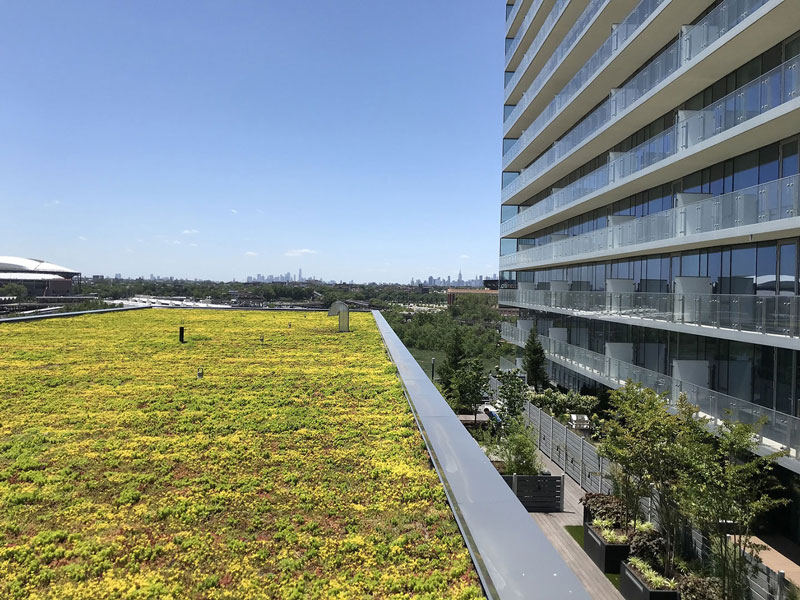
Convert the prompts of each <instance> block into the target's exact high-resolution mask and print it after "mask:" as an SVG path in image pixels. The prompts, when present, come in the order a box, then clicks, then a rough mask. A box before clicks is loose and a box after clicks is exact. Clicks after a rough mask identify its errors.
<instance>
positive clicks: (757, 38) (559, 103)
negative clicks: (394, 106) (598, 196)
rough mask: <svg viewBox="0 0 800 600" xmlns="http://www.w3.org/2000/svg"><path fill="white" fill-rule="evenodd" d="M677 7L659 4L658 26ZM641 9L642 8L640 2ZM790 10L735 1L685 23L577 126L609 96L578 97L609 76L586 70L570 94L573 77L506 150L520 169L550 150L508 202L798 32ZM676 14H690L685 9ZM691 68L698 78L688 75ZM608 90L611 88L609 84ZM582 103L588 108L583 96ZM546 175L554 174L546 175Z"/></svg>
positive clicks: (761, 0)
mask: <svg viewBox="0 0 800 600" xmlns="http://www.w3.org/2000/svg"><path fill="white" fill-rule="evenodd" d="M762 5H763V6H762ZM674 8H675V7H672V6H671V5H666V4H665V5H663V6H661V7H658V8H657V10H658V15H657V16H658V23H662V22H665V23H667V25H668V23H669V21H670V20H674V11H673V10H671V9H674ZM639 10H641V5H640V7H637V11H639ZM789 10H790V8H789V7H788V6H787V5H783V4H781V3H776V2H774V1H771V2H768V1H767V0H747V1H744V0H728V1H727V2H725V3H723V4H721V5H720V6H718V7H717V8H716V9H715V10H714V11H712V12H711V13H710V14H708V15H707V16H706V17H705V18H704V19H702V20H701V21H700V22H699V23H698V24H696V25H695V26H693V27H690V28H689V27H687V28H685V29H684V30H683V33H682V35H681V36H680V38H679V39H678V41H676V42H674V43H673V44H671V45H670V46H669V47H667V48H666V49H665V50H664V51H662V53H661V54H660V55H659V56H658V57H657V58H656V59H654V60H653V61H652V62H651V63H650V64H649V65H648V66H647V67H645V68H644V69H643V70H642V71H641V72H639V73H637V75H636V76H635V77H634V78H633V79H631V80H630V81H628V82H627V83H626V84H625V85H624V86H622V87H621V88H619V89H614V90H612V91H611V95H610V96H609V97H608V98H607V99H606V100H605V101H604V102H603V103H602V104H600V105H599V106H598V107H597V108H596V109H594V110H593V111H592V112H591V113H590V114H589V115H588V116H585V117H583V118H582V119H581V121H580V122H579V123H578V124H577V125H576V126H575V127H572V125H573V124H574V123H575V119H577V118H579V117H581V116H582V114H584V113H585V111H586V110H588V108H590V107H591V106H592V105H594V104H596V103H597V102H598V101H600V100H601V99H602V97H601V96H597V95H594V96H592V98H591V99H590V101H589V102H587V103H586V108H582V107H578V106H576V105H575V103H576V102H577V101H578V97H579V96H580V95H582V94H584V93H586V92H587V91H588V89H589V88H588V87H587V86H589V85H591V86H592V87H597V86H598V85H599V84H600V83H602V82H603V81H607V80H608V77H606V76H605V75H604V76H603V77H600V74H601V73H603V72H604V69H605V68H606V66H599V65H595V67H594V68H593V69H590V70H587V71H585V72H584V71H582V72H579V73H578V74H577V75H576V77H575V79H574V80H573V82H574V84H575V85H574V87H572V89H571V91H570V90H569V88H570V87H571V86H573V83H572V82H571V83H570V84H569V85H568V86H567V87H565V88H564V90H562V92H561V93H559V94H558V95H557V96H556V98H555V99H554V100H553V102H551V103H550V105H549V106H548V107H547V108H546V109H545V111H544V112H542V114H541V115H539V117H538V118H537V119H536V120H535V121H534V123H533V124H532V125H531V126H530V127H528V129H527V130H526V131H525V132H524V133H523V134H522V135H521V136H520V137H519V139H518V140H517V141H516V143H514V145H512V146H510V147H508V148H507V151H506V152H505V154H504V158H503V165H504V167H503V168H504V170H507V171H514V170H517V169H519V167H521V166H522V165H524V164H526V163H528V162H530V161H531V160H532V159H533V158H535V157H536V156H537V155H538V154H541V153H542V152H543V151H544V154H542V155H541V156H540V157H539V158H538V159H537V160H536V161H535V162H534V163H533V164H531V165H530V166H529V167H528V168H526V169H524V170H523V171H522V172H521V174H520V176H519V177H518V178H517V179H516V180H514V182H513V183H512V184H511V186H513V188H512V187H511V186H507V187H506V188H505V189H504V190H503V201H504V202H508V201H510V200H511V199H512V197H513V196H516V195H517V194H519V193H520V192H522V191H523V190H524V191H525V193H526V194H527V195H528V196H530V195H531V194H533V193H536V192H537V191H539V190H541V189H544V188H545V187H546V186H547V185H551V184H552V183H553V182H555V181H557V180H558V179H559V178H561V177H563V176H564V175H567V174H568V173H569V172H570V171H571V170H572V169H574V168H575V167H576V166H578V165H580V164H583V163H585V162H586V161H588V160H590V159H591V158H593V157H594V156H596V155H597V154H598V153H599V152H601V151H602V150H603V149H606V148H609V147H610V146H613V145H614V144H616V143H618V142H619V141H621V140H622V139H624V138H625V137H626V136H627V135H630V134H631V133H633V132H635V131H637V130H638V129H639V128H641V127H642V126H644V125H647V124H648V123H649V122H650V121H651V120H652V116H653V115H656V114H658V115H660V114H663V113H665V112H667V111H669V110H671V109H672V108H674V106H675V105H676V103H677V101H676V98H678V99H680V100H683V99H685V98H688V97H690V96H692V95H693V94H695V93H697V92H699V91H701V90H702V89H703V88H704V87H705V86H706V85H707V84H708V80H709V79H712V80H713V79H716V78H717V77H718V76H719V74H721V73H726V72H729V71H730V70H732V69H735V68H736V67H738V66H739V65H740V64H741V63H743V62H746V61H747V60H748V59H750V58H752V56H756V55H757V54H758V53H759V52H761V51H763V50H765V49H766V48H768V47H769V46H770V45H772V43H773V40H774V39H779V38H780V36H781V35H783V33H786V35H788V34H789V33H791V31H790V30H793V29H792V27H794V26H793V25H791V24H790V23H787V20H788V21H791V18H790V17H789V15H788V14H787V11H789ZM753 11H755V13H754V12H753ZM666 13H671V14H666ZM632 14H633V13H632ZM671 16H672V19H670V17H671ZM677 16H684V15H682V14H680V13H679V14H678V15H677ZM745 21H747V23H746V24H745V23H744V22H745ZM655 22H656V21H655V19H654V18H648V19H646V20H645V23H644V25H642V29H647V31H648V33H647V35H648V36H649V35H650V33H649V32H650V29H652V28H653V27H654V23H655ZM739 24H742V26H738V25H739ZM648 27H649V29H648ZM641 37H642V36H641V35H640V36H639V38H641ZM629 39H631V41H630V43H628V44H627V45H625V44H621V45H620V48H619V49H618V50H616V51H615V52H614V57H613V60H608V61H607V63H606V64H607V65H609V67H610V66H611V65H612V64H613V63H614V62H615V61H616V62H620V61H622V62H625V61H628V60H630V55H631V50H632V49H633V48H632V46H633V45H636V44H639V43H640V40H639V39H638V38H637V37H635V36H633V37H631V36H629ZM607 43H608V42H607ZM601 50H602V48H601ZM623 54H626V55H627V57H623V56H622V55H623ZM634 56H635V55H634ZM623 58H624V60H623ZM690 71H692V72H693V73H694V76H692V77H688V76H687V75H688V74H689V72H690ZM604 89H605V90H606V92H607V87H606V88H604ZM580 103H581V104H582V105H583V104H584V103H583V100H581V101H580ZM571 127H572V129H571V130H569V132H568V133H566V135H564V137H563V138H562V139H559V140H557V141H556V142H555V143H554V144H553V145H551V146H550V147H549V148H547V143H548V140H552V139H553V138H554V137H556V136H558V135H563V134H564V132H565V131H567V130H568V129H569V128H571ZM567 158H569V160H568V161H567V160H566V159H567ZM543 174H546V175H547V177H546V178H542V175H543ZM518 200H520V201H521V200H523V199H522V198H519V199H518Z"/></svg>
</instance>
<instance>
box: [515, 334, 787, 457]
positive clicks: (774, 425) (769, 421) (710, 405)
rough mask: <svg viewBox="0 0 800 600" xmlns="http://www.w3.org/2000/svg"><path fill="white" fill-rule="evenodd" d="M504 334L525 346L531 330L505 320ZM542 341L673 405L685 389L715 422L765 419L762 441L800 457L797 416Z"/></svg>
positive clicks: (585, 367)
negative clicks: (634, 384) (719, 420)
mask: <svg viewBox="0 0 800 600" xmlns="http://www.w3.org/2000/svg"><path fill="white" fill-rule="evenodd" d="M502 335H503V338H504V339H506V340H507V341H509V342H511V343H513V344H516V345H518V346H524V345H525V342H526V341H527V340H528V336H529V335H530V332H529V331H527V330H524V329H520V328H517V327H514V325H512V324H511V323H503V328H502ZM539 341H540V342H541V344H542V347H543V348H544V352H545V355H546V356H547V358H549V359H550V360H558V361H560V362H561V363H565V364H567V365H570V368H572V369H574V370H575V371H577V372H580V373H584V374H586V375H588V376H590V377H593V378H598V377H599V378H602V380H604V381H611V382H613V383H615V384H617V385H623V384H624V383H625V381H627V380H628V379H630V380H632V381H635V382H639V383H641V384H642V385H644V386H645V387H648V388H651V389H653V390H655V391H656V392H658V393H664V392H666V393H667V397H668V398H669V401H670V404H672V405H674V404H675V403H676V402H677V399H678V395H679V394H680V393H681V392H685V393H686V395H687V397H688V399H689V402H691V403H692V404H694V405H695V406H697V407H698V409H699V414H700V416H706V417H711V418H712V422H714V420H718V419H729V420H733V421H739V422H741V423H748V424H750V425H754V426H756V427H758V422H759V420H760V419H762V418H764V419H766V424H765V425H764V426H763V427H762V428H761V429H760V439H759V441H760V442H761V443H762V444H764V445H767V446H771V447H773V448H780V447H783V448H788V449H789V451H790V456H791V457H792V458H798V456H800V419H798V418H797V417H793V416H791V415H788V414H786V413H782V412H779V411H776V410H772V409H770V408H765V407H763V406H760V405H758V404H755V403H753V402H749V401H747V400H742V399H740V398H734V397H733V396H729V395H727V394H723V393H722V392H715V391H713V390H710V389H708V388H705V387H702V386H699V385H695V384H692V383H689V382H686V381H681V380H679V379H674V378H672V377H670V376H668V375H663V374H661V373H657V372H656V371H651V370H649V369H645V368H644V367H638V366H636V365H634V364H631V363H628V362H624V361H622V360H619V359H616V358H613V357H611V356H607V355H604V354H599V353H597V352H592V351H591V350H586V349H585V348H580V347H579V346H573V345H571V344H567V343H565V342H560V341H558V340H554V339H551V338H547V337H544V336H541V335H540V336H539Z"/></svg>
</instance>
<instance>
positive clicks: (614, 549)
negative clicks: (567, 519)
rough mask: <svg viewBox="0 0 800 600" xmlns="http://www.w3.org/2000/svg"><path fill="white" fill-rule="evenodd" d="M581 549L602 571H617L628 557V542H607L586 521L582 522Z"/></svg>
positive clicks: (629, 547) (629, 549) (629, 548)
mask: <svg viewBox="0 0 800 600" xmlns="http://www.w3.org/2000/svg"><path fill="white" fill-rule="evenodd" d="M583 550H584V551H585V552H586V554H588V555H589V558H591V559H592V561H593V562H594V564H596V565H597V567H598V568H599V569H600V570H601V571H603V573H619V568H620V564H621V563H622V561H623V560H625V559H626V558H628V554H629V553H630V551H631V546H630V544H609V543H607V542H606V541H605V540H604V539H603V538H601V537H600V535H599V534H598V533H597V532H596V531H595V530H594V527H592V526H591V525H589V524H588V523H584V524H583Z"/></svg>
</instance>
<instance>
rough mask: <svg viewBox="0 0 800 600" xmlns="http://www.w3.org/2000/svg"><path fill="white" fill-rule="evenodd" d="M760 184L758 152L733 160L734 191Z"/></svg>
mask: <svg viewBox="0 0 800 600" xmlns="http://www.w3.org/2000/svg"><path fill="white" fill-rule="evenodd" d="M757 184H758V151H757V150H754V151H753V152H748V153H747V154H742V155H741V156H737V157H736V158H734V159H733V189H734V191H735V190H741V189H743V188H747V187H752V186H754V185H757Z"/></svg>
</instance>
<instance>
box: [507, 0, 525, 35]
mask: <svg viewBox="0 0 800 600" xmlns="http://www.w3.org/2000/svg"><path fill="white" fill-rule="evenodd" d="M524 4H529V0H517V2H514V5H513V6H512V7H511V12H510V13H508V15H507V16H506V37H512V36H515V35H516V34H517V31H519V23H518V21H519V13H520V10H521V9H522V6H523V5H524ZM515 23H517V26H516V27H515V26H514V24H515Z"/></svg>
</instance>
